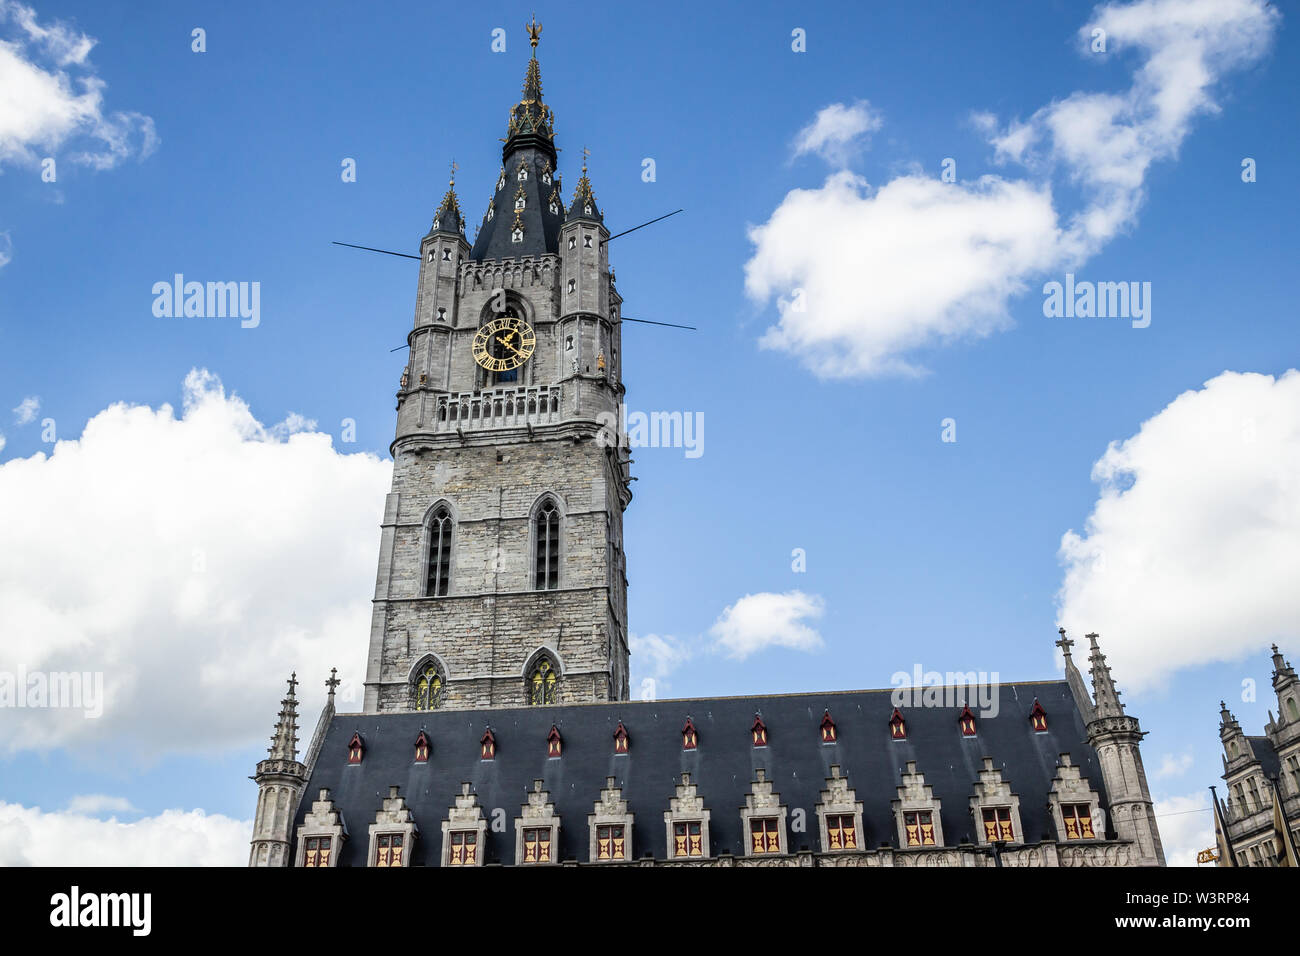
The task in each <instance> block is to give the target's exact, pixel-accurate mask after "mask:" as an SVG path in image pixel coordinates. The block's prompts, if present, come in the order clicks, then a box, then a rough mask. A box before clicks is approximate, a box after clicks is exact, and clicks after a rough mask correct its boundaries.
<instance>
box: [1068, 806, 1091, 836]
mask: <svg viewBox="0 0 1300 956" xmlns="http://www.w3.org/2000/svg"><path fill="white" fill-rule="evenodd" d="M1061 818H1062V819H1063V820H1064V821H1065V838H1066V839H1067V840H1091V839H1092V838H1093V837H1094V836H1095V835H1096V834H1094V833H1093V832H1092V810H1091V808H1090V807H1089V806H1088V804H1086V803H1078V804H1068V805H1065V804H1063V805H1062V806H1061Z"/></svg>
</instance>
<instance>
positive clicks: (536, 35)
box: [524, 13, 542, 56]
mask: <svg viewBox="0 0 1300 956" xmlns="http://www.w3.org/2000/svg"><path fill="white" fill-rule="evenodd" d="M532 16H533V21H532V23H525V24H524V29H525V30H527V31H528V44H529V46H531V47H532V48H533V56H537V41H538V40H540V39H541V38H542V25H541V24H540V23H538V22H537V14H535V13H534V14H533V15H532Z"/></svg>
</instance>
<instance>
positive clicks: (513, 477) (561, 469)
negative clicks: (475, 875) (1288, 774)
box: [250, 23, 1164, 867]
mask: <svg viewBox="0 0 1300 956" xmlns="http://www.w3.org/2000/svg"><path fill="white" fill-rule="evenodd" d="M529 32H530V39H531V45H532V55H531V58H530V60H529V62H528V65H527V68H526V72H525V79H524V84H523V95H522V97H521V99H520V101H519V102H518V103H517V104H516V105H515V106H514V107H513V108H512V109H511V111H510V116H509V121H508V126H507V135H506V139H505V142H504V146H503V148H502V164H501V169H500V171H499V173H498V176H497V180H496V185H495V189H494V191H493V194H492V196H491V198H490V200H489V201H488V204H487V208H486V210H485V212H484V214H483V218H482V221H481V223H480V225H479V228H478V232H477V235H476V237H475V239H474V241H473V243H472V244H471V243H470V242H469V241H468V240H467V239H466V237H465V232H464V222H463V218H462V214H461V209H460V202H459V199H458V197H457V195H456V192H455V179H454V167H453V178H452V182H451V184H450V186H449V188H448V190H447V193H446V195H445V196H444V197H443V199H442V202H441V203H440V204H439V206H438V208H437V211H436V212H435V213H434V217H433V223H432V227H431V228H430V230H429V232H428V233H427V234H426V235H425V236H424V238H423V239H422V240H421V244H420V272H419V281H418V288H417V291H416V306H415V316H414V322H413V328H412V330H411V333H410V335H409V343H408V344H409V354H408V360H407V364H406V367H405V369H404V370H403V372H402V376H401V381H400V385H399V389H398V392H397V431H396V436H395V438H394V441H393V443H392V446H391V451H392V456H393V463H394V464H393V484H392V490H391V492H390V493H389V495H388V498H387V501H386V505H385V509H384V518H383V526H382V530H381V539H380V554H379V567H378V573H377V578H376V586H375V597H374V613H373V618H372V624H371V631H370V641H369V655H368V659H367V670H366V679H365V698H364V704H363V708H362V712H361V713H359V714H338V713H336V712H335V710H334V687H335V686H336V684H337V680H336V679H335V677H334V676H333V675H331V678H330V681H329V682H327V683H328V685H329V690H330V693H329V697H328V703H327V705H326V707H325V709H324V711H323V713H322V714H321V717H320V720H319V722H318V723H317V726H316V729H315V732H314V733H313V735H312V738H311V742H310V744H309V746H308V748H307V752H306V753H305V755H304V758H303V760H302V761H301V762H299V761H298V760H297V744H296V741H297V730H298V725H297V699H296V692H295V680H294V679H291V681H290V686H289V692H288V694H287V695H286V697H285V699H284V701H283V702H282V707H281V712H280V715H279V720H278V722H277V725H276V733H275V736H274V737H273V738H272V747H271V751H270V757H269V758H268V760H265V761H263V762H262V763H260V764H259V765H258V769H257V774H256V776H255V778H254V779H255V780H256V781H257V783H258V786H259V792H260V797H259V801H258V808H257V813H256V817H255V822H254V831H255V832H254V840H253V849H252V854H251V856H250V864H251V865H256V866H284V865H298V866H311V867H314V866H456V865H473V866H481V865H488V864H519V865H554V864H566V863H574V864H588V863H591V864H601V865H605V864H620V863H621V864H625V865H632V864H635V865H668V866H698V865H737V866H754V865H764V866H765V865H782V866H798V865H826V866H919V865H927V866H930V865H934V866H998V865H1009V866H1093V865H1163V863H1164V855H1163V850H1162V848H1161V844H1160V837H1159V833H1158V831H1157V829H1156V825H1155V819H1154V815H1153V813H1152V809H1151V796H1150V793H1149V791H1148V789H1147V785H1146V776H1145V772H1144V770H1143V766H1142V760H1141V754H1140V743H1141V738H1142V736H1143V735H1142V731H1141V729H1140V727H1139V725H1138V721H1137V720H1136V718H1134V717H1132V716H1130V715H1128V714H1126V713H1125V710H1124V707H1123V706H1122V705H1121V704H1120V702H1119V694H1118V691H1117V690H1116V688H1115V684H1114V681H1113V679H1112V677H1111V673H1110V668H1109V666H1108V665H1107V664H1106V659H1105V657H1104V655H1102V653H1101V650H1100V647H1099V645H1098V643H1097V637H1096V635H1089V640H1090V642H1091V646H1090V654H1089V665H1090V669H1091V676H1092V685H1093V690H1092V694H1091V695H1090V694H1089V692H1088V690H1087V688H1086V686H1085V684H1084V680H1083V677H1082V675H1081V674H1080V673H1079V671H1078V669H1077V668H1076V666H1075V664H1074V661H1073V659H1072V657H1071V647H1072V645H1073V642H1072V641H1070V640H1068V639H1067V638H1066V637H1065V634H1064V632H1061V634H1060V640H1059V641H1058V645H1059V646H1060V648H1061V651H1062V653H1063V656H1064V663H1065V679H1064V680H1058V681H1048V682H1026V683H1018V684H1003V685H1000V686H997V687H995V688H986V689H985V692H986V694H987V695H988V696H987V697H980V698H976V697H975V696H974V694H973V693H972V696H971V697H970V698H969V699H967V698H966V697H965V696H964V694H965V693H966V692H968V691H973V690H974V689H973V688H967V687H961V688H947V689H943V691H942V692H939V693H937V695H936V700H935V701H933V702H931V701H929V700H928V699H927V700H926V701H924V702H922V703H919V704H917V705H915V706H901V705H900V703H899V701H898V700H897V699H895V696H894V694H893V692H891V691H889V690H879V691H838V692H828V693H815V694H795V695H773V696H765V697H734V698H710V699H691V700H676V701H631V700H629V699H628V698H629V695H628V657H629V652H628V622H627V578H626V573H627V572H626V559H625V553H624V547H623V512H624V509H625V508H626V507H627V506H628V504H629V503H630V501H631V498H632V495H631V491H630V483H631V476H630V474H629V464H630V462H629V460H628V457H627V454H626V451H625V449H624V448H622V447H620V445H621V443H620V442H619V441H618V440H617V438H618V436H617V434H615V436H614V439H615V440H613V441H611V440H609V437H610V435H609V425H608V423H609V422H610V421H617V420H618V418H617V413H618V409H619V406H620V404H621V403H622V401H623V396H624V387H623V382H622V354H621V352H622V342H621V334H620V330H621V324H622V321H623V317H622V315H621V309H622V300H621V298H620V296H619V294H618V292H617V289H616V288H615V283H614V273H613V271H612V269H610V266H609V261H608V249H607V243H608V240H609V239H610V234H609V232H608V231H607V230H606V228H605V225H604V221H603V216H602V213H601V211H600V209H599V207H598V206H597V203H596V197H595V195H594V192H593V190H592V186H591V183H590V180H589V178H588V174H587V168H586V162H585V159H584V162H583V167H582V175H581V178H580V179H579V180H578V183H577V186H576V188H575V189H574V192H573V194H572V196H571V198H570V199H569V200H568V202H567V205H566V202H565V200H564V198H563V195H562V185H561V178H560V171H559V169H558V153H557V150H556V147H555V141H554V137H555V118H554V115H553V114H552V112H551V109H550V107H549V106H548V105H546V104H544V103H543V100H542V85H541V72H540V67H539V64H538V61H537V56H536V47H537V42H538V37H539V34H540V27H539V26H538V25H537V24H535V23H534V24H530V27H529ZM936 690H938V689H936ZM959 692H960V693H959ZM976 699H980V700H988V701H992V704H991V705H990V706H988V707H985V708H982V709H979V710H974V709H972V706H973V705H974V703H975V701H976Z"/></svg>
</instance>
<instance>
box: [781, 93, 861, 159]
mask: <svg viewBox="0 0 1300 956" xmlns="http://www.w3.org/2000/svg"><path fill="white" fill-rule="evenodd" d="M882 123H883V120H882V118H881V115H880V113H879V112H878V111H876V110H874V109H872V108H871V104H870V103H868V102H867V101H866V100H858V101H857V102H856V103H854V104H853V105H852V106H845V105H844V104H843V103H832V104H831V105H830V106H826V107H823V108H822V109H821V110H819V111H818V113H817V116H816V117H814V119H813V121H812V122H811V123H809V124H808V125H807V126H805V127H804V128H803V129H801V130H800V131H799V134H798V135H797V136H795V140H794V155H795V156H796V157H797V156H802V155H804V154H805V153H817V154H818V155H819V156H821V157H822V158H823V159H824V160H826V161H827V162H828V163H833V164H835V165H837V166H842V165H844V163H845V162H846V160H847V159H848V152H849V151H848V147H849V146H850V145H851V144H852V143H854V142H855V141H857V140H859V139H860V138H861V137H863V136H865V135H866V134H867V133H874V132H875V131H876V130H878V129H880V127H881V125H882Z"/></svg>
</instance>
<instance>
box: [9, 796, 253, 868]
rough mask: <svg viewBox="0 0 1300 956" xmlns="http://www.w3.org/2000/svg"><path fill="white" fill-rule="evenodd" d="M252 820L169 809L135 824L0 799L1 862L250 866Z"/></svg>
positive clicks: (21, 864) (34, 864)
mask: <svg viewBox="0 0 1300 956" xmlns="http://www.w3.org/2000/svg"><path fill="white" fill-rule="evenodd" d="M252 832H253V823H252V821H251V820H234V819H231V818H230V817H225V816H221V815H219V814H206V813H204V812H203V811H202V810H191V811H189V812H185V811H183V810H165V811H163V812H162V813H161V814H159V815H158V816H156V817H146V818H144V819H142V820H136V821H133V822H131V823H118V822H117V821H116V820H98V819H95V818H94V817H92V816H87V815H85V814H82V813H78V812H74V811H66V812H61V811H53V812H47V811H43V810H41V809H40V808H39V807H24V806H20V805H19V804H16V803H0V867H13V866H245V865H247V863H248V841H249V838H250V837H251V836H252Z"/></svg>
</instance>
